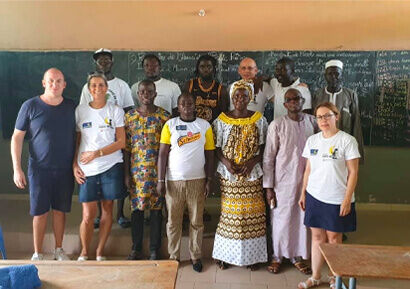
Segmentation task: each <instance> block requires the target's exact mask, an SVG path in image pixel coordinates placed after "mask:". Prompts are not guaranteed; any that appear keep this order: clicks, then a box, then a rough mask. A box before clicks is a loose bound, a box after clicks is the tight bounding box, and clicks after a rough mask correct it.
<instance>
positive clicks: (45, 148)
mask: <svg viewBox="0 0 410 289" xmlns="http://www.w3.org/2000/svg"><path fill="white" fill-rule="evenodd" d="M74 110H75V104H74V102H73V101H72V100H71V99H67V98H64V99H63V101H62V102H61V103H60V104H59V105H55V106H54V105H49V104H47V103H45V102H44V101H42V100H41V98H40V97H39V96H36V97H33V98H31V99H29V100H27V101H25V102H24V103H23V105H22V106H21V108H20V111H19V113H18V116H17V120H16V126H15V128H16V129H18V130H21V131H26V132H27V136H28V138H29V152H30V156H29V166H30V167H32V168H40V169H71V168H72V164H73V157H74V150H75V115H74Z"/></svg>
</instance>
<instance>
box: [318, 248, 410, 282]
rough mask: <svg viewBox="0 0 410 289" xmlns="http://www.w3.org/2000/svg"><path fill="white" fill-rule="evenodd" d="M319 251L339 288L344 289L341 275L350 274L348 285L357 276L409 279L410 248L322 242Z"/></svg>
mask: <svg viewBox="0 0 410 289" xmlns="http://www.w3.org/2000/svg"><path fill="white" fill-rule="evenodd" d="M319 248H320V251H321V252H322V255H323V257H324V258H325V260H326V262H327V264H328V265H329V268H330V270H331V271H332V273H333V274H334V275H335V276H336V289H341V288H345V286H344V285H343V283H342V277H349V278H350V280H349V288H350V289H355V288H356V278H358V277H363V278H369V277H370V278H383V279H405V280H410V247H396V246H369V245H343V244H322V245H320V247H319Z"/></svg>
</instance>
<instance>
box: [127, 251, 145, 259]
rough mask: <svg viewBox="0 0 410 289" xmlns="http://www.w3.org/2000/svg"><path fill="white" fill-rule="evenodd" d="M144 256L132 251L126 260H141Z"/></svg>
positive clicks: (139, 252)
mask: <svg viewBox="0 0 410 289" xmlns="http://www.w3.org/2000/svg"><path fill="white" fill-rule="evenodd" d="M142 259H144V256H143V255H142V253H141V251H137V250H132V251H131V253H130V254H129V255H128V257H127V260H142Z"/></svg>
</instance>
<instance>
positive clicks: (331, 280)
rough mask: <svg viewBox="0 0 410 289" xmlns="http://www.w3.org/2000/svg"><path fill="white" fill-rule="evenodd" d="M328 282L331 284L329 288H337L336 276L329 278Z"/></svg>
mask: <svg viewBox="0 0 410 289" xmlns="http://www.w3.org/2000/svg"><path fill="white" fill-rule="evenodd" d="M327 281H328V282H329V287H330V288H331V289H335V288H336V277H335V276H327Z"/></svg>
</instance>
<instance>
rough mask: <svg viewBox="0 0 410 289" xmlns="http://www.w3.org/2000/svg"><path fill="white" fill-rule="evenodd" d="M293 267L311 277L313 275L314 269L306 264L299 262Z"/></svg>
mask: <svg viewBox="0 0 410 289" xmlns="http://www.w3.org/2000/svg"><path fill="white" fill-rule="evenodd" d="M293 265H295V267H296V268H297V269H298V270H299V271H300V272H301V273H303V274H306V275H310V274H312V269H311V268H310V266H309V265H306V264H305V263H303V262H301V261H299V262H295V263H294V264H293Z"/></svg>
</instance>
